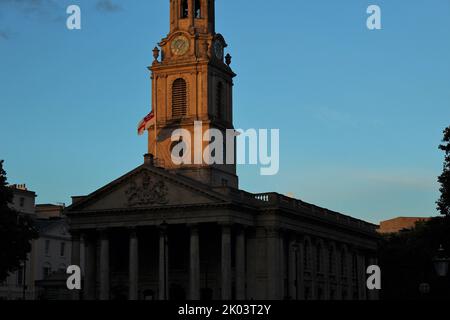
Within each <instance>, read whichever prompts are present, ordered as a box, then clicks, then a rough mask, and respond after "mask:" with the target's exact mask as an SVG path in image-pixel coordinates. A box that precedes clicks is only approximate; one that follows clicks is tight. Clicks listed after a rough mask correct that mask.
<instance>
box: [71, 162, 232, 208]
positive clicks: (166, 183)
mask: <svg viewBox="0 0 450 320" xmlns="http://www.w3.org/2000/svg"><path fill="white" fill-rule="evenodd" d="M225 201H226V199H224V198H223V196H221V195H219V194H216V193H214V192H211V191H210V190H208V188H207V187H206V186H203V185H201V184H199V183H197V182H195V181H191V180H190V179H188V178H185V177H181V176H179V175H174V174H171V173H168V172H166V171H165V170H163V169H159V168H154V167H148V166H142V167H139V168H138V169H136V170H134V171H132V172H130V173H129V174H127V175H125V176H123V177H122V178H119V179H118V180H116V181H114V182H112V183H110V184H108V185H107V186H105V187H103V188H101V189H99V190H97V191H95V192H94V193H92V194H91V195H89V196H87V197H85V198H84V199H83V200H81V201H79V202H77V203H75V204H73V205H72V206H70V207H69V208H68V211H69V212H71V211H72V212H73V211H97V210H98V211H104V210H108V209H111V210H117V209H142V208H152V207H163V206H188V205H204V204H213V203H220V202H225Z"/></svg>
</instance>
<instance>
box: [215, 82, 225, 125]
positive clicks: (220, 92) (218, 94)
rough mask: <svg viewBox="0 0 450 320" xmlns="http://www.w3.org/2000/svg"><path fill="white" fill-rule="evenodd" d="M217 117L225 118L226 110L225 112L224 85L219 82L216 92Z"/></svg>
mask: <svg viewBox="0 0 450 320" xmlns="http://www.w3.org/2000/svg"><path fill="white" fill-rule="evenodd" d="M215 111H216V112H215V116H216V117H218V118H220V119H223V118H224V110H223V84H222V82H219V83H218V84H217V92H216V110H215Z"/></svg>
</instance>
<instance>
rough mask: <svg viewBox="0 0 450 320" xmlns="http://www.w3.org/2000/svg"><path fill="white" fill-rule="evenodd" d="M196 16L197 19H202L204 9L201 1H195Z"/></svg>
mask: <svg viewBox="0 0 450 320" xmlns="http://www.w3.org/2000/svg"><path fill="white" fill-rule="evenodd" d="M194 15H195V18H196V19H200V18H201V17H202V9H201V3H200V0H195V10H194Z"/></svg>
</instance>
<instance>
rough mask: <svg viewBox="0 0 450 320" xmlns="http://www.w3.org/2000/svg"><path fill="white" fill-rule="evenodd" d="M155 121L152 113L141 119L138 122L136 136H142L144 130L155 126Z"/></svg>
mask: <svg viewBox="0 0 450 320" xmlns="http://www.w3.org/2000/svg"><path fill="white" fill-rule="evenodd" d="M155 120H156V119H155V114H154V113H153V111H152V112H150V113H149V114H148V115H147V116H146V117H145V118H144V119H142V120H141V122H139V125H138V135H140V136H142V135H143V134H144V132H145V130H148V129H149V128H150V127H152V126H153V125H154V124H155Z"/></svg>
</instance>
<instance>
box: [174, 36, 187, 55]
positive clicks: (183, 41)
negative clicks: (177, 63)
mask: <svg viewBox="0 0 450 320" xmlns="http://www.w3.org/2000/svg"><path fill="white" fill-rule="evenodd" d="M170 48H171V50H172V53H173V54H175V55H177V56H182V55H183V54H185V53H186V52H187V51H188V50H189V40H188V39H187V38H186V37H185V36H178V37H176V38H175V39H173V41H172V44H171V46H170Z"/></svg>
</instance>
